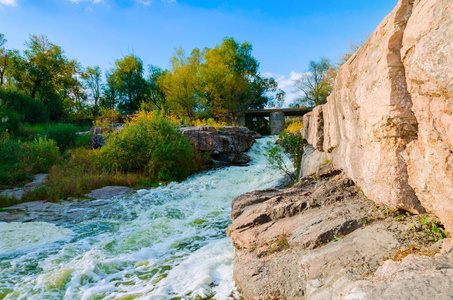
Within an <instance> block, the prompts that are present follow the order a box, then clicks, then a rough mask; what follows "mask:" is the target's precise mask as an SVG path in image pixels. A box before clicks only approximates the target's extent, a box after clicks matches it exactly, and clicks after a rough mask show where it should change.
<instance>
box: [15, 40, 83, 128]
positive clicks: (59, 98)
mask: <svg viewBox="0 0 453 300" xmlns="http://www.w3.org/2000/svg"><path fill="white" fill-rule="evenodd" d="M26 46H27V47H28V49H27V50H25V51H24V54H23V56H21V55H20V54H19V53H16V55H13V56H12V57H11V64H12V66H11V73H12V77H13V79H14V81H15V84H16V86H17V87H18V88H19V89H20V90H22V91H24V92H26V93H27V94H28V95H29V96H31V97H32V98H35V99H39V100H41V101H43V102H44V104H45V105H46V107H47V111H48V113H49V115H50V117H51V118H52V119H54V120H55V119H59V118H61V116H62V114H63V111H62V110H63V103H64V99H65V98H66V97H70V93H71V89H72V88H73V87H74V85H75V84H77V78H76V76H77V75H78V74H79V73H80V65H79V63H78V62H77V61H75V60H69V59H68V58H67V57H66V56H65V54H64V51H63V50H62V49H61V48H60V47H59V46H57V45H55V44H52V43H51V42H49V40H48V39H47V38H46V37H45V36H39V37H38V36H31V37H30V41H28V42H27V43H26Z"/></svg>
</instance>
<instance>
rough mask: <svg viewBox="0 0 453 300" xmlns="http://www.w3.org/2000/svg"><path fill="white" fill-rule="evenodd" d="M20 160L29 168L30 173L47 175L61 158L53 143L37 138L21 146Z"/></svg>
mask: <svg viewBox="0 0 453 300" xmlns="http://www.w3.org/2000/svg"><path fill="white" fill-rule="evenodd" d="M21 160H22V162H23V163H24V164H26V165H28V166H29V168H30V169H31V172H32V173H47V172H48V171H49V170H50V168H51V167H52V166H53V165H55V164H56V163H58V162H59V161H60V160H61V156H60V151H59V149H58V147H57V144H56V143H55V141H53V140H47V139H44V138H42V137H39V138H38V139H37V140H34V141H32V142H28V143H23V144H22V157H21Z"/></svg>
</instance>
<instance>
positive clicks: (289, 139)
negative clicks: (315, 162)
mask: <svg viewBox="0 0 453 300" xmlns="http://www.w3.org/2000/svg"><path fill="white" fill-rule="evenodd" d="M278 143H279V144H280V145H281V146H282V147H283V148H284V149H285V152H287V153H288V154H289V155H290V156H291V159H292V161H293V164H294V168H295V177H296V179H298V177H299V173H300V163H301V160H302V155H303V154H304V147H305V145H306V144H307V141H306V140H305V139H304V138H303V137H302V135H301V134H300V132H298V131H297V132H295V133H291V132H288V131H286V130H284V131H283V132H282V133H280V135H279V137H278Z"/></svg>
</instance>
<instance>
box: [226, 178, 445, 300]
mask: <svg viewBox="0 0 453 300" xmlns="http://www.w3.org/2000/svg"><path fill="white" fill-rule="evenodd" d="M232 218H233V219H234V222H233V224H231V225H230V226H229V227H228V229H227V235H229V236H230V237H231V239H232V241H233V245H234V246H235V247H236V252H235V260H234V279H235V281H236V284H237V285H238V286H239V287H240V289H241V291H242V295H243V297H244V298H245V299H312V300H314V299H319V300H325V299H426V295H427V293H431V295H430V297H431V298H432V299H447V298H442V297H443V296H444V295H447V294H448V293H451V288H449V287H447V288H446V289H442V288H440V287H439V288H429V289H428V290H427V291H425V292H421V293H418V292H417V291H418V290H419V289H421V288H428V287H429V286H430V285H432V284H433V283H432V281H431V278H436V281H438V282H440V283H442V284H449V283H450V282H451V281H452V279H451V278H452V277H451V272H453V265H452V263H453V259H452V258H450V257H449V256H448V255H442V256H440V257H435V258H433V257H419V256H417V257H416V259H414V263H417V262H418V261H422V262H423V264H420V266H417V268H414V267H413V266H411V264H410V263H406V264H404V263H403V264H402V265H401V266H399V265H398V264H399V263H398V262H396V261H394V260H393V259H395V260H398V259H400V258H403V257H404V255H407V254H409V253H418V254H428V255H434V254H435V253H437V252H439V249H440V247H441V243H439V242H436V239H435V238H432V236H431V235H430V234H428V233H427V232H426V229H425V227H423V226H422V224H421V223H420V220H421V218H419V217H418V216H407V215H400V214H399V212H395V211H392V210H388V209H385V208H384V207H377V206H375V205H373V202H371V201H369V200H367V199H365V198H364V197H363V196H362V195H361V192H360V191H359V189H358V187H357V186H355V185H354V183H353V182H352V180H350V179H348V178H346V177H345V176H337V177H335V179H332V180H328V181H313V180H312V179H310V178H307V177H305V178H303V179H302V180H301V181H300V182H298V183H297V184H296V185H295V186H294V187H293V188H290V189H286V190H275V189H267V190H263V191H254V192H250V193H247V194H244V195H241V196H239V197H236V198H235V199H233V202H232ZM428 218H431V217H426V219H428ZM384 262H385V263H384ZM392 263H393V264H392ZM389 265H392V266H395V265H396V267H393V269H392V272H391V273H389V274H387V276H385V277H382V274H386V273H385V272H386V271H388V270H389V268H388V266H389ZM423 274H427V276H423ZM430 276H432V277H430ZM410 278H415V279H416V280H414V281H413V282H410ZM392 280H398V282H397V283H394V282H392ZM381 282H383V284H382V286H379V284H380V283H381ZM417 286H418V288H416V287H417ZM398 290H399V292H400V295H404V297H398V296H395V295H396V294H394V293H395V292H397V291H398ZM379 293H382V294H385V295H389V296H392V297H387V298H385V297H384V298H379V297H380V296H379ZM408 295H409V296H410V297H408Z"/></svg>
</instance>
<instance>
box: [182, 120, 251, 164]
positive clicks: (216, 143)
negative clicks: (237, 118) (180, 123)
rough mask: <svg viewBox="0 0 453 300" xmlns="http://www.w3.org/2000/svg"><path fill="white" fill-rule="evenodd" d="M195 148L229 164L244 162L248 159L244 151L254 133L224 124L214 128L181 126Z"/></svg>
mask: <svg viewBox="0 0 453 300" xmlns="http://www.w3.org/2000/svg"><path fill="white" fill-rule="evenodd" d="M180 130H181V132H182V133H183V134H184V135H186V136H187V137H188V138H189V140H190V141H191V143H193V144H194V145H195V148H196V149H197V150H199V151H201V152H209V153H210V154H211V156H212V158H213V159H214V160H217V161H222V162H226V163H231V164H246V163H248V162H249V161H250V157H248V156H247V155H246V154H244V152H247V151H248V150H250V148H251V147H252V145H253V144H254V142H255V138H254V133H253V132H252V131H250V130H249V129H247V128H245V127H234V126H225V127H223V128H222V129H221V130H216V129H215V128H214V126H198V127H182V128H181V129H180Z"/></svg>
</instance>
